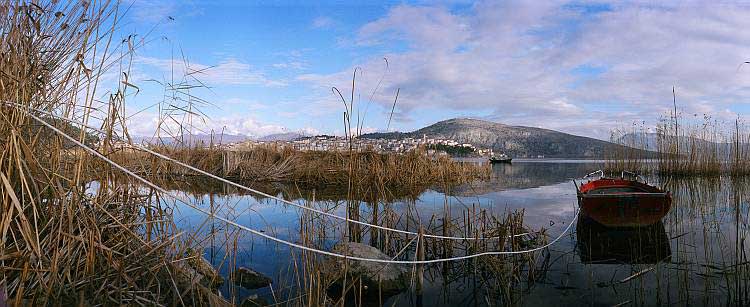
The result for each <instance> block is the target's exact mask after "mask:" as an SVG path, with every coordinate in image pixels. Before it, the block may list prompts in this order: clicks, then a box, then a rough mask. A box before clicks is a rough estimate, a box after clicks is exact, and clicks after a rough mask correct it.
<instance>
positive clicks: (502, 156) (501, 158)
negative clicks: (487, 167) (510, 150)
mask: <svg viewBox="0 0 750 307" xmlns="http://www.w3.org/2000/svg"><path fill="white" fill-rule="evenodd" d="M511 160H513V158H511V157H508V156H507V155H506V154H500V155H497V156H495V155H492V156H491V157H490V163H511V162H510V161H511Z"/></svg>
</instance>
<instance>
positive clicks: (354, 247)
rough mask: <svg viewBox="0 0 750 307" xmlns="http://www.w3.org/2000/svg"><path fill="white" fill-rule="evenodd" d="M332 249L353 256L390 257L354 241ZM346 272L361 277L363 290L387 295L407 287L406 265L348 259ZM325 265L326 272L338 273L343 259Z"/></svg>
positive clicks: (384, 258)
mask: <svg viewBox="0 0 750 307" xmlns="http://www.w3.org/2000/svg"><path fill="white" fill-rule="evenodd" d="M333 251H334V252H336V253H340V254H345V255H349V256H353V257H361V258H371V259H383V260H390V259H391V257H388V255H386V254H384V253H383V252H381V251H380V250H379V249H377V248H375V247H372V246H369V245H366V244H362V243H354V242H345V243H339V244H337V245H336V246H334V247H333ZM348 263H349V267H348V271H347V272H348V273H349V275H350V277H359V278H361V279H362V285H363V288H364V289H363V290H365V291H367V292H370V293H372V294H377V293H378V287H380V292H382V293H383V295H384V296H389V295H392V294H396V293H398V292H401V291H403V290H404V289H406V288H407V283H406V281H405V276H406V274H407V273H408V271H409V270H408V267H407V266H405V265H402V264H385V263H378V262H370V261H358V260H348ZM325 267H326V269H325V270H326V272H324V273H326V274H329V275H330V274H339V273H341V272H343V270H344V259H342V258H336V259H335V260H332V262H331V263H329V264H328V265H327V266H325Z"/></svg>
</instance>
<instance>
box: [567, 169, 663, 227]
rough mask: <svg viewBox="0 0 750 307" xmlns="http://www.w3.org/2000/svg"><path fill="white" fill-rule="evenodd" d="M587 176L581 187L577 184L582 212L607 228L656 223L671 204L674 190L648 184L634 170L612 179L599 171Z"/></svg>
mask: <svg viewBox="0 0 750 307" xmlns="http://www.w3.org/2000/svg"><path fill="white" fill-rule="evenodd" d="M596 175H599V176H598V177H596ZM586 179H588V181H587V182H584V183H582V184H581V185H580V186H578V184H576V189H577V190H578V205H579V206H580V208H581V214H583V215H584V216H586V217H589V218H591V219H593V220H595V221H597V222H599V223H600V224H602V225H604V226H607V227H636V226H645V225H653V224H656V223H657V222H659V221H660V220H661V218H662V217H664V216H665V215H666V214H667V212H669V209H670V207H671V206H672V195H671V193H669V192H665V191H662V190H661V189H659V188H657V187H654V186H651V185H649V184H648V183H646V182H645V180H641V179H642V178H641V177H640V176H638V175H636V174H634V173H630V172H623V173H622V175H621V176H620V177H619V178H610V177H606V176H605V175H604V172H602V171H597V172H594V173H591V174H589V175H586V177H584V180H586ZM574 183H575V181H574Z"/></svg>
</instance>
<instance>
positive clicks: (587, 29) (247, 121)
mask: <svg viewBox="0 0 750 307" xmlns="http://www.w3.org/2000/svg"><path fill="white" fill-rule="evenodd" d="M126 6H127V5H126ZM170 17H171V18H170ZM125 20H126V22H125V23H124V24H123V25H122V26H121V27H120V29H119V30H118V35H121V36H123V37H126V36H127V35H129V34H138V35H140V36H139V37H146V33H148V32H149V30H150V29H152V28H153V29H155V30H154V31H153V32H151V33H150V34H149V35H148V36H147V37H148V38H149V39H150V40H149V42H148V43H147V44H146V45H145V46H143V47H141V48H139V49H138V50H137V52H136V54H135V56H134V58H133V60H132V62H133V68H132V70H131V73H130V75H131V79H130V81H133V83H135V84H137V85H138V86H139V87H140V91H139V92H138V94H137V95H134V96H130V97H128V101H127V111H128V113H130V114H135V115H133V117H132V118H131V122H130V123H129V125H130V130H131V133H133V134H141V135H148V134H151V133H153V131H154V130H155V129H156V124H155V123H156V121H157V120H156V118H157V117H158V116H157V114H158V109H157V108H155V107H152V106H153V105H154V103H156V102H158V101H160V100H162V97H163V94H164V91H163V87H162V86H160V85H158V84H157V83H156V82H153V81H149V80H159V81H168V80H169V79H170V78H171V77H170V71H171V70H172V68H174V69H175V71H176V72H177V76H178V77H180V76H181V75H182V72H183V71H185V70H187V71H195V70H199V71H200V73H194V74H193V76H195V77H196V79H197V80H200V82H202V83H203V84H205V85H207V86H209V87H210V90H207V89H194V90H191V93H192V94H194V95H196V96H198V97H200V98H202V99H205V100H206V101H209V102H210V103H211V105H207V106H203V107H201V111H203V112H204V113H205V114H206V115H207V117H206V118H205V122H202V123H201V124H199V125H196V129H197V130H199V131H203V132H208V131H210V130H212V129H213V130H214V131H219V130H221V129H224V130H225V131H227V132H228V133H232V134H245V135H249V136H254V137H257V136H262V135H266V134H270V133H278V132H286V131H304V132H307V133H334V134H341V133H342V132H343V123H342V113H343V112H344V106H343V104H342V103H341V101H340V100H339V98H338V96H336V95H334V94H333V93H332V91H331V88H332V87H333V86H336V87H337V88H339V89H341V91H342V92H343V93H344V95H345V97H348V96H349V95H350V93H351V78H352V74H353V72H354V71H355V68H357V67H359V70H358V72H357V74H358V78H357V79H358V80H357V81H358V82H357V85H356V90H355V97H356V102H355V113H358V114H359V115H360V118H364V124H363V126H364V127H365V129H364V130H365V131H367V132H370V131H383V130H385V129H386V127H387V124H388V119H389V116H390V110H391V107H392V104H393V99H394V97H395V92H396V90H397V89H398V90H399V91H400V94H399V100H398V102H397V104H396V108H395V113H394V116H393V122H392V123H391V126H390V128H391V130H394V129H395V130H401V131H408V130H413V129H417V128H420V127H422V126H425V125H428V124H431V123H434V122H436V121H439V120H443V119H448V118H453V117H475V118H482V119H487V120H493V121H497V122H500V123H506V124H513V125H526V126H535V127H543V128H549V129H556V130H561V131H565V132H569V133H574V134H580V135H586V136H592V137H597V138H603V139H606V138H607V137H608V136H609V132H610V130H611V129H613V128H617V126H627V125H629V124H630V123H632V122H635V121H639V122H640V121H647V122H649V123H655V122H656V121H658V119H659V116H662V115H665V114H667V113H666V112H668V110H669V108H670V107H671V89H672V86H675V87H676V88H677V91H678V101H679V103H680V109H681V110H682V112H684V113H685V114H688V113H690V114H698V113H700V114H703V113H707V114H710V115H711V116H713V117H714V118H718V119H720V120H725V121H727V122H729V121H733V120H734V118H736V117H737V116H740V117H742V116H744V115H745V114H747V112H748V109H750V108H748V107H747V104H748V102H750V101H748V99H747V97H749V96H748V94H750V91H749V90H750V87H749V85H750V67H741V66H739V64H740V63H742V62H743V61H747V59H748V58H750V33H748V31H747V29H748V28H750V9H749V8H748V6H747V5H742V4H732V3H723V4H721V5H711V4H708V3H699V2H693V3H689V4H685V3H681V4H675V5H671V4H663V3H662V4H659V5H658V6H657V5H654V4H650V3H649V4H641V3H637V2H627V3H625V2H615V3H607V2H598V1H597V2H580V1H573V2H570V1H567V2H566V1H561V2H547V1H545V2H532V1H526V2H510V1H508V2H402V1H399V2H374V1H364V2H356V3H355V2H345V1H334V2H322V3H316V4H311V3H308V2H301V1H300V2H296V1H287V2H277V3H274V4H266V3H265V2H263V3H261V2H253V1H249V2H245V1H224V2H222V1H215V2H214V1H139V0H136V1H135V2H133V4H132V6H131V7H130V10H129V11H128V13H127V15H126V17H125ZM384 58H386V59H387V60H388V69H387V71H386V64H385V61H384V60H383V59H384ZM185 63H189V64H185ZM186 66H187V67H188V68H185V67H186ZM738 67H739V68H738ZM381 78H382V82H381V81H380V80H381ZM178 79H179V78H178ZM191 82H197V81H196V80H192V79H191ZM376 88H377V90H375V89H376ZM371 98H372V99H371ZM136 113H137V114H136ZM354 117H355V118H356V114H355V116H354Z"/></svg>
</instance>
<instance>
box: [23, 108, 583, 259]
mask: <svg viewBox="0 0 750 307" xmlns="http://www.w3.org/2000/svg"><path fill="white" fill-rule="evenodd" d="M27 114H28V115H29V116H30V117H31V118H33V119H34V120H36V121H38V122H39V123H41V124H43V125H44V126H47V127H48V128H50V129H52V131H54V132H56V133H57V134H59V135H60V136H62V137H64V138H66V139H68V140H69V141H71V142H73V143H74V144H76V145H78V146H79V147H81V148H83V149H84V150H86V151H88V152H90V153H91V154H93V155H95V156H97V157H98V158H100V159H102V160H104V161H105V162H107V163H109V164H110V165H112V166H113V167H115V168H117V169H119V170H120V171H122V172H124V173H125V174H128V175H130V176H132V177H133V178H136V179H138V180H139V181H141V182H142V183H143V184H145V185H147V186H149V187H152V188H153V189H155V190H157V191H159V192H160V193H162V194H163V195H166V196H169V197H170V198H172V199H174V200H176V201H179V202H182V203H184V204H185V205H187V206H188V207H191V208H193V209H194V210H196V211H198V212H201V213H203V214H205V215H207V216H210V217H212V218H215V219H218V220H220V221H222V222H225V223H227V224H229V225H233V226H235V227H237V228H239V229H242V230H245V231H248V232H250V233H252V234H255V235H258V236H260V237H263V238H266V239H268V240H271V241H274V242H277V243H281V244H284V245H287V246H290V247H295V248H299V249H302V250H306V251H309V252H314V253H317V254H321V255H327V256H332V257H337V258H344V259H351V260H358V261H368V262H378V263H393V264H430V263H440V262H447V261H457V260H465V259H471V258H476V257H480V256H491V255H514V254H524V253H531V252H535V251H539V250H542V249H545V248H547V247H549V246H551V245H552V244H555V243H556V242H557V241H558V240H560V239H561V238H562V237H563V236H564V235H565V233H567V232H568V231H569V230H570V227H571V226H572V225H573V222H574V221H575V220H576V218H578V210H576V214H575V216H574V217H573V219H572V220H571V222H570V224H568V226H567V227H566V228H565V230H564V231H563V232H562V233H560V235H559V236H558V237H557V238H555V239H554V240H552V241H551V242H549V243H547V244H545V245H543V246H539V247H536V248H533V249H528V250H520V251H495V252H482V253H477V254H471V255H465V256H458V257H451V258H439V259H431V260H388V259H371V258H364V257H355V256H347V255H342V254H337V253H333V252H329V251H324V250H319V249H316V248H312V247H308V246H304V245H300V244H297V243H294V242H289V241H286V240H283V239H279V238H276V237H273V236H271V235H267V234H265V233H263V232H260V231H258V230H255V229H252V228H249V227H246V226H243V225H240V224H238V223H237V222H235V221H232V220H229V219H227V218H224V217H221V216H217V215H216V214H214V213H213V212H210V211H207V210H205V209H203V208H200V207H198V206H195V205H193V204H192V203H190V201H187V200H184V199H182V198H181V197H179V196H177V195H174V194H172V193H170V192H169V191H167V190H165V189H164V188H162V187H159V186H158V185H156V184H154V183H152V182H150V181H148V180H146V179H145V178H143V177H141V176H138V175H137V174H135V173H133V172H132V171H130V170H128V169H127V168H125V167H123V166H121V165H119V164H117V163H115V162H114V161H112V160H110V159H109V158H107V157H106V156H104V155H103V154H101V153H100V152H98V151H96V150H94V149H92V148H91V147H89V146H87V145H85V144H83V143H81V142H80V141H78V140H76V139H75V138H73V137H71V136H69V135H68V134H66V133H64V132H62V131H61V130H60V129H58V128H56V127H54V126H52V125H51V124H49V123H47V122H46V121H44V120H42V119H41V118H39V117H37V116H36V115H34V114H31V113H28V112H27Z"/></svg>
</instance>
